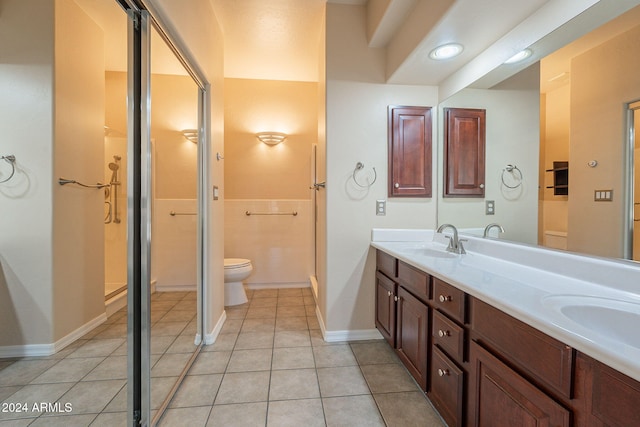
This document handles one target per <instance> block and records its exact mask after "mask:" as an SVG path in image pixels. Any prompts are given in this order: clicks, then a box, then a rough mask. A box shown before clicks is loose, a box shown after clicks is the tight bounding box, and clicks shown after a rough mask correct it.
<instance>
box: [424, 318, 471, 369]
mask: <svg viewBox="0 0 640 427" xmlns="http://www.w3.org/2000/svg"><path fill="white" fill-rule="evenodd" d="M431 335H432V336H433V343H434V344H435V345H437V346H438V347H440V348H441V349H443V350H444V351H445V353H447V354H449V355H450V356H451V357H452V358H454V359H455V360H456V361H458V362H462V360H463V356H464V329H463V328H462V327H460V326H458V325H457V324H456V323H455V322H453V321H452V320H449V319H447V317H446V316H445V315H444V314H442V313H438V312H437V311H434V312H433V324H432V326H431Z"/></svg>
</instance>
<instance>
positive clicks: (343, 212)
mask: <svg viewBox="0 0 640 427" xmlns="http://www.w3.org/2000/svg"><path fill="white" fill-rule="evenodd" d="M364 15H365V9H364V7H361V6H347V5H338V4H328V5H327V25H326V28H327V46H326V49H327V52H326V57H327V84H326V85H327V89H326V110H327V126H326V129H327V130H326V132H327V133H326V151H327V189H326V197H327V207H326V215H327V234H326V237H327V248H326V259H327V277H326V281H323V283H319V287H320V290H319V292H320V293H321V294H325V295H326V306H323V305H322V304H321V305H320V307H319V308H320V312H321V315H322V318H323V321H324V326H325V328H326V330H327V334H328V337H329V338H330V339H331V337H332V336H333V337H339V336H341V334H342V331H347V330H349V331H351V332H350V333H351V336H356V335H358V334H359V333H362V335H360V336H361V337H368V336H371V337H374V336H375V335H376V331H375V325H374V311H375V310H374V308H375V302H374V296H375V287H374V283H375V281H374V272H375V252H374V251H373V250H371V249H370V247H369V243H370V238H371V229H372V228H374V227H387V228H394V227H395V228H433V227H434V226H435V225H436V203H435V200H434V199H413V198H410V199H406V198H403V199H388V201H387V215H386V216H376V212H375V201H376V200H377V199H387V106H388V105H390V104H397V105H416V106H431V107H434V112H435V110H436V109H435V107H436V105H437V101H438V93H437V88H436V87H428V86H401V85H387V84H384V81H383V77H384V50H382V49H369V48H368V47H367V44H366V31H365V20H364ZM436 116H437V115H436ZM436 122H437V117H434V122H433V123H434V124H435V123H436ZM433 140H434V141H435V126H434V133H433ZM435 158H436V156H434V162H435ZM357 162H362V163H364V164H365V168H366V169H368V170H369V171H370V168H372V167H375V168H376V171H377V174H378V180H377V181H376V182H375V184H374V185H373V186H372V187H371V188H370V189H368V190H362V189H359V188H358V187H357V186H355V185H354V184H353V181H352V179H351V176H352V173H353V170H354V168H355V165H356V163H357ZM433 170H434V176H433V182H435V179H436V176H435V171H436V168H435V163H434V169H433ZM434 194H435V192H434ZM321 299H322V298H321ZM358 331H360V332H358ZM354 334H355V335H354Z"/></svg>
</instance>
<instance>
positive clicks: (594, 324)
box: [371, 229, 640, 381]
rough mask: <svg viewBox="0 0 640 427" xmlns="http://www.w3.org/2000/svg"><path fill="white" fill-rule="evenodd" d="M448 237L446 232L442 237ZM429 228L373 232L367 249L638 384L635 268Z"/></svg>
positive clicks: (639, 280) (638, 270)
mask: <svg viewBox="0 0 640 427" xmlns="http://www.w3.org/2000/svg"><path fill="white" fill-rule="evenodd" d="M447 234H448V233H447ZM435 236H436V237H435V239H434V233H433V230H396V229H394V230H385V229H374V230H372V242H371V246H373V247H375V248H377V249H380V250H382V251H384V252H386V253H388V254H390V255H393V256H394V257H396V258H398V259H400V260H402V261H404V262H406V263H407V264H410V265H412V266H414V267H416V268H418V269H421V270H424V271H425V272H427V273H429V274H431V275H432V276H434V277H437V278H439V279H442V280H444V281H446V282H448V283H451V284H452V285H454V286H456V287H458V288H459V289H461V290H463V291H465V292H466V293H468V294H469V295H472V296H474V297H476V298H478V299H480V300H482V301H484V302H486V303H488V304H490V305H492V306H494V307H496V308H498V309H500V310H502V311H504V312H505V313H508V314H510V315H511V316H513V317H515V318H516V319H519V320H521V321H523V322H525V323H527V324H529V325H531V326H533V327H534V328H536V329H538V330H540V331H542V332H544V333H546V334H547V335H549V336H551V337H553V338H555V339H557V340H559V341H562V342H563V343H565V344H568V345H570V346H572V347H573V348H575V349H576V350H578V351H581V352H582V353H584V354H587V355H589V356H591V357H593V358H594V359H597V360H599V361H601V362H603V363H605V364H606V365H609V366H611V367H612V368H614V369H616V370H618V371H620V372H622V373H624V374H626V375H628V376H629V377H631V378H634V379H635V380H637V381H640V264H637V263H633V262H628V261H623V260H621V261H615V260H608V259H604V258H598V257H590V256H583V255H577V254H573V253H568V252H564V251H555V250H549V249H542V248H539V247H534V246H528V245H521V244H516V243H510V242H504V241H500V240H495V239H482V238H477V237H473V236H466V235H465V236H461V238H464V239H468V241H467V242H465V243H464V245H465V249H466V250H467V253H466V254H462V255H455V254H449V253H447V252H446V251H445V248H446V244H445V242H446V240H445V239H444V238H443V237H442V235H438V234H436V235H435Z"/></svg>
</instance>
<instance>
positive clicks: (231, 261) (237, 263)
mask: <svg viewBox="0 0 640 427" xmlns="http://www.w3.org/2000/svg"><path fill="white" fill-rule="evenodd" d="M249 265H251V260H248V259H244V258H225V259H224V268H225V270H229V269H234V268H243V267H247V266H249Z"/></svg>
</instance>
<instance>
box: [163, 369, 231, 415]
mask: <svg viewBox="0 0 640 427" xmlns="http://www.w3.org/2000/svg"><path fill="white" fill-rule="evenodd" d="M221 382H222V374H213V375H187V376H186V377H185V379H184V381H183V382H182V384H181V385H180V389H179V390H178V391H177V393H176V395H175V396H174V397H173V399H172V401H171V404H170V405H169V407H170V408H186V407H190V406H211V405H213V401H214V400H215V398H216V393H217V392H218V389H219V388H220V383H221Z"/></svg>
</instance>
